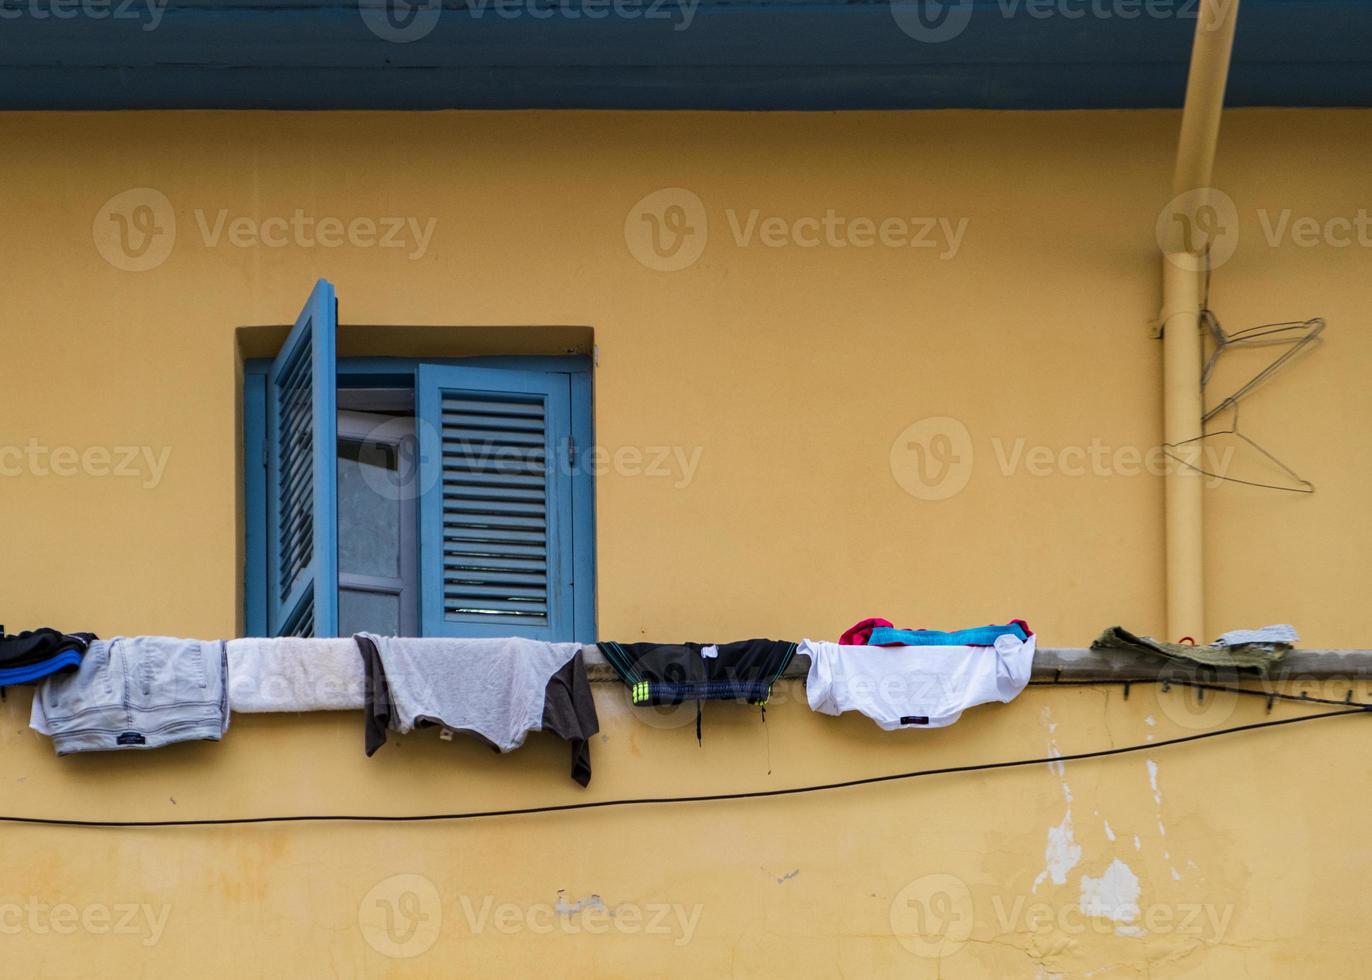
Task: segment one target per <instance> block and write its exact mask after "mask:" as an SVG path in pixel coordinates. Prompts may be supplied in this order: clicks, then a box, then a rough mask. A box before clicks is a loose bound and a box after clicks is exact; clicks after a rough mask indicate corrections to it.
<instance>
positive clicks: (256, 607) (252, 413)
mask: <svg viewBox="0 0 1372 980" xmlns="http://www.w3.org/2000/svg"><path fill="white" fill-rule="evenodd" d="M271 362H272V359H271V358H253V359H250V360H246V361H244V363H243V435H242V439H243V449H244V453H243V472H242V473H241V478H242V481H243V493H244V520H245V528H244V532H245V533H244V541H243V546H244V563H243V569H242V581H243V596H244V601H243V616H244V634H245V635H247V636H265V635H267V567H268V566H267V562H268V551H267V502H268V496H267V495H268V486H267V468H266V459H267V432H266V427H267V396H268V383H267V377H268V372H269V370H270V367H271ZM420 364H437V365H453V366H466V367H476V368H492V369H507V370H518V371H536V372H543V373H548V374H561V375H566V376H567V377H568V382H569V384H570V387H571V398H572V405H571V420H570V424H571V432H572V438H573V439H574V440H575V444H576V445H577V447H579V448H578V451H577V458H578V463H579V465H578V466H577V468H576V470H575V473H574V476H573V479H572V480H570V481H569V482H570V486H571V495H572V566H573V582H574V583H575V585H574V587H573V590H572V617H571V619H572V636H571V637H569V638H567V639H569V640H570V641H572V642H576V643H594V642H595V640H596V636H597V632H596V585H597V582H596V560H595V555H596V533H595V477H594V474H593V473H592V472H591V470H590V468H589V467H588V466H586V465H585V464H584V463H582V461H583V460H588V459H590V458H591V457H590V456H589V449H590V447H591V446H592V445H593V440H594V420H593V415H592V390H591V359H590V358H589V357H587V356H586V355H581V354H577V355H565V356H558V355H495V356H482V357H435V358H423V357H339V358H336V370H337V378H338V380H337V384H338V387H339V388H400V389H409V390H410V391H412V392H413V391H414V388H415V380H416V376H417V374H418V370H419V365H420Z"/></svg>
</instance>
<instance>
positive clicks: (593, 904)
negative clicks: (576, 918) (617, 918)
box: [553, 891, 614, 915]
mask: <svg viewBox="0 0 1372 980" xmlns="http://www.w3.org/2000/svg"><path fill="white" fill-rule="evenodd" d="M583 909H595V910H596V911H597V912H609V911H610V910H609V909H607V908H606V907H605V902H604V901H602V900H601V898H600V896H599V895H590V896H588V897H586V898H578V899H577V900H576V901H575V902H570V903H569V902H568V901H567V900H566V899H565V898H563V897H562V892H561V891H559V892H558V893H557V901H556V902H555V903H554V904H553V911H554V912H556V913H557V914H558V915H576V914H577V913H578V912H580V911H582V910H583ZM610 914H612V915H613V914H614V913H610Z"/></svg>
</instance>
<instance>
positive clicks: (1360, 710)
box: [0, 692, 1372, 828]
mask: <svg viewBox="0 0 1372 980" xmlns="http://www.w3.org/2000/svg"><path fill="white" fill-rule="evenodd" d="M1255 693H1260V692H1255ZM1340 703H1342V702H1340ZM1363 714H1372V705H1362V706H1357V707H1351V708H1348V709H1347V710H1344V711H1326V712H1321V713H1320V714H1316V715H1298V716H1296V717H1294V718H1278V719H1275V720H1272V721H1259V722H1253V723H1250V724H1247V725H1236V726H1234V727H1232V728H1218V729H1215V730H1214V731H1210V732H1199V733H1197V734H1195V735H1183V736H1180V737H1178V738H1168V739H1162V740H1160V741H1156V742H1142V743H1139V744H1135V745H1122V746H1119V747H1117V748H1112V749H1095V750H1093V751H1091V752H1076V753H1073V754H1070V755H1053V756H1047V757H1044V758H1038V759H1013V760H1010V761H1007V762H982V763H975V764H972V765H966V766H944V767H942V768H939V769H918V770H915V771H913V772H898V773H890V774H887V775H884V776H866V777H863V778H861V779H846V780H843V781H842V782H837V783H820V784H817V785H811V786H789V787H786V788H784V789H765V790H750V791H747V792H741V793H709V794H706V795H702V796H662V797H638V798H633V799H623V800H595V801H592V802H588V803H553V804H548V805H545V806H529V807H517V808H514V809H508V810H472V811H467V812H465V813H425V814H413V815H395V816H386V815H382V814H342V813H336V814H321V815H310V814H296V815H288V816H276V817H218V818H207V819H203V820H68V819H62V818H58V817H15V816H0V823H15V824H38V825H42V826H50V827H105V828H130V827H227V826H233V825H237V824H254V823H303V822H307V821H308V822H313V821H349V822H359V823H360V822H365V823H421V822H427V821H434V820H444V821H451V820H476V819H480V818H483V817H515V816H528V815H532V814H536V813H562V812H565V811H571V810H595V809H600V808H602V807H621V806H644V805H649V804H666V803H707V802H712V801H722V800H752V799H761V798H764V797H771V796H796V795H799V794H802V793H819V792H824V791H827V790H834V789H847V788H849V787H853V786H869V785H872V784H875V783H887V782H892V781H894V780H902V779H918V778H920V777H923V776H943V775H950V774H953V773H964V772H984V771H989V770H993V769H1011V768H1015V767H1022V766H1039V765H1046V764H1050V763H1052V764H1056V763H1062V762H1077V761H1080V760H1083V759H1102V758H1106V757H1108V756H1112V755H1124V754H1126V753H1129V752H1150V751H1152V750H1154V749H1160V748H1165V747H1166V746H1169V745H1181V744H1183V743H1185V742H1199V741H1201V740H1203V739H1207V738H1216V737H1218V736H1220V735H1232V734H1235V733H1236V732H1249V731H1256V730H1258V729H1261V728H1277V727H1279V726H1282V725H1293V724H1296V723H1297V722H1302V721H1315V720H1316V719H1319V718H1337V717H1341V716H1344V715H1363Z"/></svg>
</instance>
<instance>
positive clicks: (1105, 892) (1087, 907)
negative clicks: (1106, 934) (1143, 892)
mask: <svg viewBox="0 0 1372 980" xmlns="http://www.w3.org/2000/svg"><path fill="white" fill-rule="evenodd" d="M1079 906H1080V908H1081V911H1082V913H1083V914H1084V915H1091V916H1099V917H1101V918H1105V919H1109V920H1111V921H1112V922H1119V923H1123V925H1124V926H1125V927H1128V928H1134V927H1132V925H1131V924H1132V923H1133V921H1134V920H1135V919H1136V918H1138V915H1139V879H1138V877H1137V876H1136V875H1135V874H1134V872H1132V871H1130V870H1129V866H1128V865H1127V864H1125V863H1124V862H1123V861H1121V860H1120V859H1119V858H1116V859H1115V860H1113V861H1111V862H1110V867H1108V868H1106V869H1105V873H1104V874H1103V875H1101V876H1100V877H1099V878H1092V877H1091V876H1090V875H1082V876H1081V901H1080V902H1079ZM1115 931H1116V932H1117V933H1119V934H1120V935H1122V936H1125V935H1142V933H1143V930H1142V929H1139V930H1138V931H1137V932H1128V931H1125V932H1121V931H1120V930H1119V929H1116V930H1115Z"/></svg>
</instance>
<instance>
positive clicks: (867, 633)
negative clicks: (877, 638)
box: [838, 617, 895, 647]
mask: <svg viewBox="0 0 1372 980" xmlns="http://www.w3.org/2000/svg"><path fill="white" fill-rule="evenodd" d="M894 625H895V624H894V623H892V622H891V621H890V620H889V619H882V618H880V617H873V618H872V619H864V620H863V621H862V622H860V623H855V624H854V625H852V626H850V627H848V628H847V629H846V630H844V631H843V635H842V636H840V637H839V638H838V642H839V644H840V645H841V646H846V647H865V646H866V645H867V641H868V639H870V638H871V636H872V630H874V629H876V628H877V627H878V626H891V627H893V626H894Z"/></svg>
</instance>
